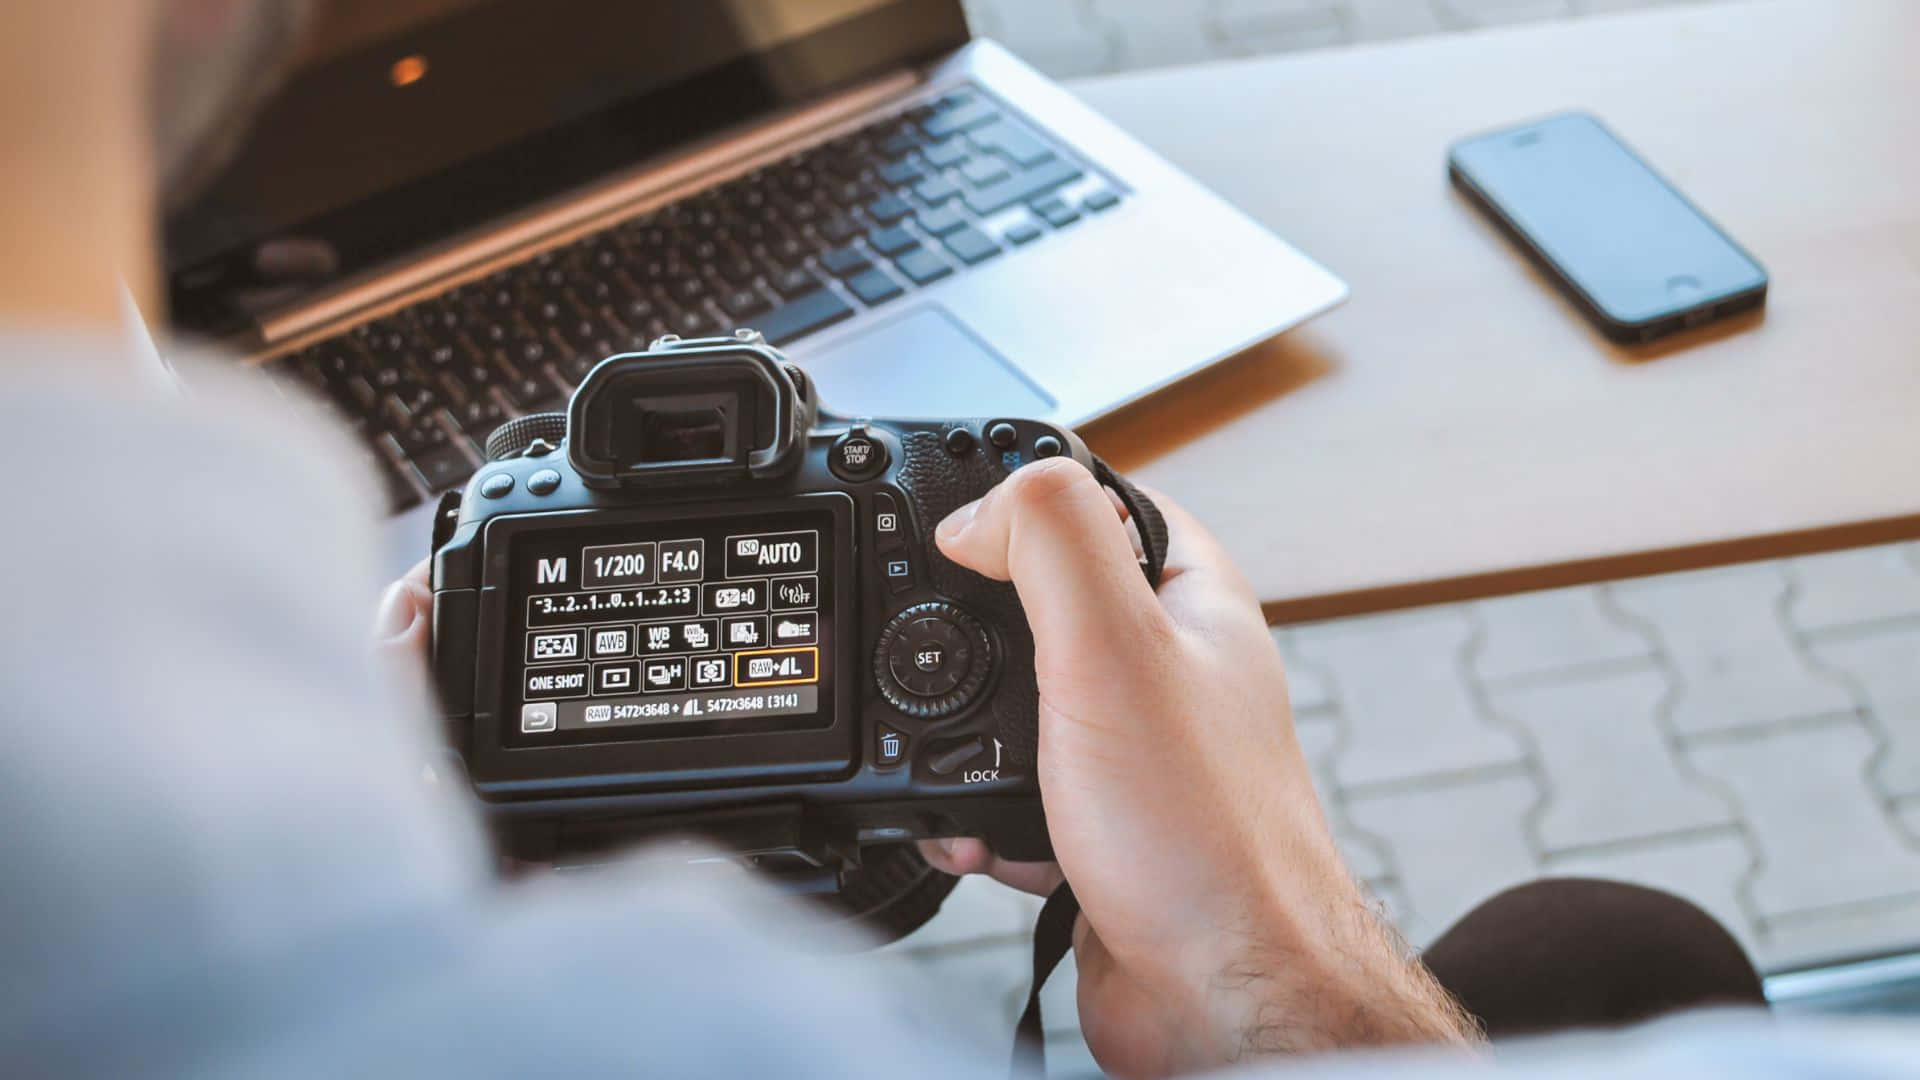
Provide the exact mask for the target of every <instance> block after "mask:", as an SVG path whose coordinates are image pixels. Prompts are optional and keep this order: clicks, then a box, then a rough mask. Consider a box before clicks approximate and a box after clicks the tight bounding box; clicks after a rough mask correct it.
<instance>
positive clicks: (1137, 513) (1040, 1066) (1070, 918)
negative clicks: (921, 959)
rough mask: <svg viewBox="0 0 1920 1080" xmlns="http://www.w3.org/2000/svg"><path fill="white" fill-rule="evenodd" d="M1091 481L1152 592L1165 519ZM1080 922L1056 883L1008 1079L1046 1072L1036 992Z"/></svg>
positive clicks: (1065, 888)
mask: <svg viewBox="0 0 1920 1080" xmlns="http://www.w3.org/2000/svg"><path fill="white" fill-rule="evenodd" d="M1093 475H1094V478H1095V479H1097V480H1099V481H1100V484H1101V486H1102V487H1105V488H1107V489H1108V490H1110V491H1112V492H1113V493H1114V494H1115V495H1117V496H1119V497H1120V505H1122V506H1124V507H1126V508H1127V515H1128V516H1129V517H1130V518H1131V519H1132V520H1133V526H1134V528H1135V529H1136V530H1137V531H1138V532H1139V534H1140V551H1141V559H1140V569H1141V570H1142V571H1144V572H1145V573H1146V575H1147V582H1148V584H1150V585H1153V586H1155V587H1158V586H1159V584H1160V574H1161V572H1162V571H1164V570H1165V569H1166V566H1167V519H1166V517H1165V516H1164V515H1162V514H1161V513H1160V508H1159V507H1157V506H1155V505H1153V500H1152V499H1149V498H1147V496H1146V494H1145V493H1144V492H1142V491H1141V490H1140V489H1139V488H1137V487H1134V486H1133V484H1132V483H1131V482H1129V481H1128V480H1127V478H1126V477H1124V476H1121V475H1120V474H1119V473H1117V472H1115V471H1114V470H1113V468H1112V467H1111V466H1109V465H1108V464H1107V463H1106V462H1104V461H1101V460H1100V459H1099V458H1094V459H1093ZM1079 918H1080V901H1079V899H1078V898H1076V897H1075V896H1074V895H1073V886H1072V885H1069V884H1067V883H1066V882H1064V881H1063V882H1061V883H1060V887H1059V888H1057V889H1055V890H1053V895H1051V896H1049V897H1047V902H1046V903H1045V904H1043V905H1042V906H1041V908H1040V917H1039V918H1038V919H1036V920H1034V924H1033V985H1032V988H1031V989H1029V990H1028V991H1027V1007H1026V1008H1025V1009H1024V1010H1022V1011H1021V1013H1020V1023H1019V1024H1018V1025H1017V1026H1016V1027H1015V1028H1014V1029H1013V1069H1012V1071H1013V1075H1014V1076H1016V1077H1025V1076H1044V1075H1046V1071H1047V1046H1046V1037H1047V1034H1046V1028H1045V1026H1044V1025H1043V1024H1042V1023H1041V1020H1040V989H1041V988H1042V987H1044V986H1045V985H1046V984H1047V979H1048V977H1050V976H1051V975H1052V974H1053V972H1054V969H1055V968H1057V967H1059V966H1060V961H1062V960H1064V959H1066V956H1067V951H1068V950H1069V949H1072V948H1073V924H1074V923H1075V922H1076V921H1078V920H1079Z"/></svg>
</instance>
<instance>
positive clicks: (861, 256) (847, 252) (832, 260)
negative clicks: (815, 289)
mask: <svg viewBox="0 0 1920 1080" xmlns="http://www.w3.org/2000/svg"><path fill="white" fill-rule="evenodd" d="M820 265H821V267H822V268H823V269H825V270H826V271H827V273H829V274H832V275H833V276H834V277H846V276H847V275H848V274H857V273H859V272H860V271H862V270H865V269H866V268H867V267H869V266H872V265H873V262H872V260H870V259H868V258H867V253H866V252H864V251H861V250H860V249H859V248H856V247H843V248H834V249H833V250H832V251H829V252H825V253H823V254H822V255H821V256H820Z"/></svg>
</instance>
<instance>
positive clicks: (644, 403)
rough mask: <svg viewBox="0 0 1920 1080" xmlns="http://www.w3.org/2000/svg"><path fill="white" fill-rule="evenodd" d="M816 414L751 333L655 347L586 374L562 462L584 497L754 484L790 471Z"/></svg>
mask: <svg viewBox="0 0 1920 1080" xmlns="http://www.w3.org/2000/svg"><path fill="white" fill-rule="evenodd" d="M815 412H816V408H815V403H814V401H813V399H812V394H811V387H810V386H808V385H807V383H806V381H805V379H804V378H801V379H796V378H795V377H794V375H793V373H792V372H791V370H790V369H789V368H788V367H787V365H786V364H784V363H783V362H782V360H781V358H780V356H779V354H777V353H775V352H774V351H773V350H772V349H771V348H769V347H768V346H767V345H766V343H765V340H764V339H763V338H761V337H760V335H759V334H757V333H751V332H742V333H740V334H738V335H736V336H733V337H722V338H697V339H691V340H681V339H678V338H662V339H661V340H659V341H656V342H654V343H653V351H651V352H646V353H624V354H621V355H618V356H611V357H608V358H607V359H605V360H603V361H601V362H600V363H599V364H598V365H597V366H595V367H594V369H593V370H592V371H590V372H588V373H587V377H586V379H585V380H584V381H582V382H581V384H580V388H579V389H578V390H576V391H575V392H574V395H573V401H572V403H571V404H570V405H569V406H568V409H567V430H568V432H569V435H568V439H567V457H568V461H569V462H570V463H571V464H572V466H573V470H574V472H575V473H577V474H578V475H579V477H580V481H581V483H583V484H585V485H586V486H588V487H590V488H600V489H610V488H645V487H696V486H710V485H711V486H723V485H726V484H729V483H734V482H738V481H740V480H743V479H752V480H760V479H765V478H768V477H774V476H781V475H784V474H786V473H789V472H792V471H793V470H794V469H795V468H796V467H798V465H799V463H800V459H801V458H802V457H803V456H804V454H805V450H806V440H807V433H808V431H809V430H810V429H811V428H812V426H813V423H814V417H815Z"/></svg>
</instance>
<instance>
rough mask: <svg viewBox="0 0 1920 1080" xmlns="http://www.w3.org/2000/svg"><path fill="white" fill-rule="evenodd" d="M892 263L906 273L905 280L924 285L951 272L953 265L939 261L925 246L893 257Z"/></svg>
mask: <svg viewBox="0 0 1920 1080" xmlns="http://www.w3.org/2000/svg"><path fill="white" fill-rule="evenodd" d="M894 265H895V266H898V267H899V268H900V272H901V273H903V274H905V275H907V280H909V281H911V282H913V283H914V284H915V285H925V284H927V283H928V282H930V281H938V280H940V279H941V278H943V277H946V276H947V275H948V274H951V273H953V267H951V266H948V265H947V264H946V263H944V262H942V261H940V257H939V256H937V255H935V254H934V253H933V252H931V251H928V250H927V249H926V248H915V249H914V250H912V251H909V252H907V253H906V254H905V255H902V256H900V257H899V258H898V259H895V260H894Z"/></svg>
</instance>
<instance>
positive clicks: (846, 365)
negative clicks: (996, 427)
mask: <svg viewBox="0 0 1920 1080" xmlns="http://www.w3.org/2000/svg"><path fill="white" fill-rule="evenodd" d="M802 363H803V365H804V366H805V367H806V369H807V373H808V374H810V375H812V376H813V379H814V382H816V383H818V384H819V386H820V403H821V405H822V406H824V407H825V408H827V409H828V410H831V411H832V412H836V413H839V414H841V415H843V416H897V417H915V416H952V417H959V416H1044V415H1046V414H1047V413H1049V412H1052V411H1053V406H1054V401H1053V399H1052V398H1051V397H1048V396H1047V394H1046V392H1045V391H1043V390H1041V389H1040V388H1039V387H1038V386H1036V385H1034V383H1033V381H1032V380H1030V379H1028V378H1027V377H1026V375H1025V374H1024V373H1022V372H1021V371H1020V370H1019V369H1018V368H1016V367H1014V366H1013V364H1011V363H1010V362H1008V361H1007V360H1006V358H1005V357H1002V356H1001V355H1000V354H999V353H997V352H995V351H994V350H993V347H992V346H990V345H988V344H987V343H986V342H984V341H982V340H980V339H979V338H978V337H976V336H975V335H974V333H973V332H972V331H970V330H968V329H967V328H966V327H965V326H962V325H961V324H960V323H959V321H958V320H956V319H954V317H953V316H952V315H949V314H947V312H946V311H945V310H943V309H941V308H938V307H932V306H929V307H923V308H919V309H918V310H915V311H910V312H907V313H905V314H903V315H901V316H900V317H899V318H895V319H889V320H887V321H886V322H884V323H881V324H880V325H878V326H875V327H872V328H871V329H868V330H863V331H861V332H859V333H857V334H854V335H853V336H851V337H848V338H844V339H842V340H840V341H836V342H834V343H833V344H832V345H829V346H827V347H826V348H824V349H821V350H820V351H818V352H812V351H809V352H808V353H807V356H806V358H805V360H803V361H802Z"/></svg>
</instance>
